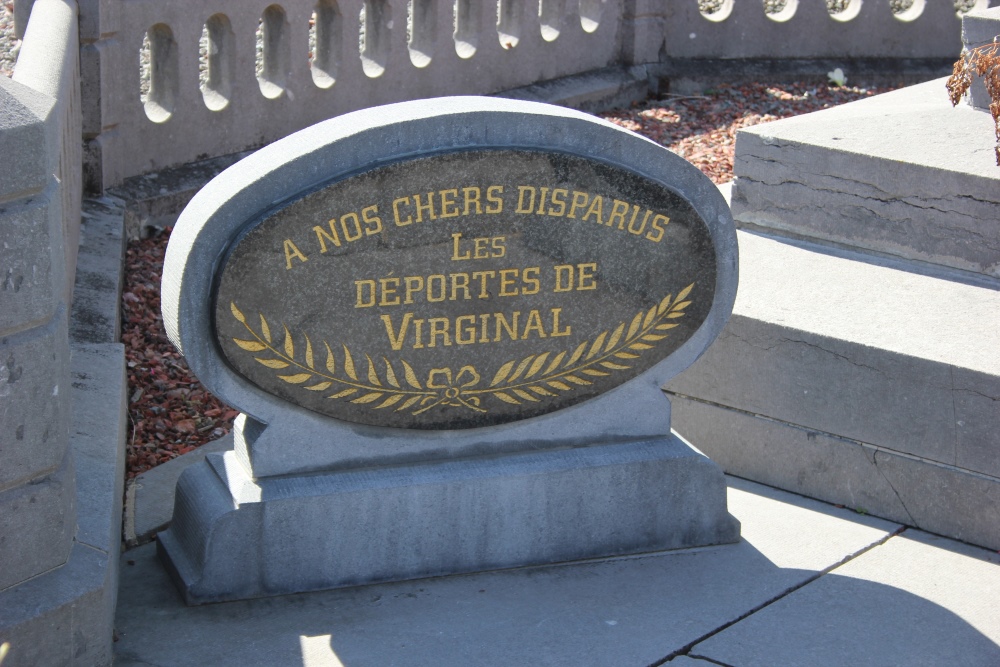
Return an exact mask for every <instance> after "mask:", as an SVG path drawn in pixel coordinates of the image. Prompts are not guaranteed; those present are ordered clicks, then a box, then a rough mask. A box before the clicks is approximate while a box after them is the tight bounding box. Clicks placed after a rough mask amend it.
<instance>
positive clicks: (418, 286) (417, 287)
mask: <svg viewBox="0 0 1000 667" xmlns="http://www.w3.org/2000/svg"><path fill="white" fill-rule="evenodd" d="M403 282H404V283H405V284H406V298H405V299H404V300H403V303H405V304H411V303H413V295H414V294H417V293H419V292H421V291H423V289H424V279H423V278H421V277H420V276H406V277H405V278H403Z"/></svg>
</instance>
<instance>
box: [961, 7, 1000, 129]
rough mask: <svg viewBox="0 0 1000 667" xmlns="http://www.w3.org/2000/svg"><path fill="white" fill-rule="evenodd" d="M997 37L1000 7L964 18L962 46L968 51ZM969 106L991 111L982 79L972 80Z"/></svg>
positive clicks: (999, 30)
mask: <svg viewBox="0 0 1000 667" xmlns="http://www.w3.org/2000/svg"><path fill="white" fill-rule="evenodd" d="M997 36H1000V7H993V8H992V9H982V10H979V11H974V12H969V13H968V14H966V15H965V16H963V17H962V45H963V46H964V47H965V48H966V49H974V48H976V47H978V46H984V45H986V44H992V43H993V41H994V39H995V38H996V37H997ZM955 57H956V59H957V58H958V55H957V54H956V56H955ZM969 104H971V105H972V106H973V107H974V108H976V109H982V110H984V111H987V112H988V111H989V109H990V97H989V95H987V93H986V86H985V85H983V80H982V78H981V77H978V76H976V77H974V78H973V80H972V86H971V88H969Z"/></svg>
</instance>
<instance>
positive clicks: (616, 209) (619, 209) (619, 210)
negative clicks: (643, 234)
mask: <svg viewBox="0 0 1000 667" xmlns="http://www.w3.org/2000/svg"><path fill="white" fill-rule="evenodd" d="M627 213H628V203H626V202H623V201H622V200H620V199H615V200H614V204H613V205H612V207H611V213H610V215H608V227H613V226H614V224H615V220H617V221H618V229H624V228H625V214H627Z"/></svg>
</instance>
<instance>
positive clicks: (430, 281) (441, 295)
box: [427, 274, 446, 303]
mask: <svg viewBox="0 0 1000 667" xmlns="http://www.w3.org/2000/svg"><path fill="white" fill-rule="evenodd" d="M435 282H436V283H437V285H438V286H437V294H434V292H433V290H434V289H435V287H434V283H435ZM445 298H446V296H445V279H444V276H443V275H441V274H435V275H433V276H427V301H429V302H430V303H440V302H441V301H444V300H445Z"/></svg>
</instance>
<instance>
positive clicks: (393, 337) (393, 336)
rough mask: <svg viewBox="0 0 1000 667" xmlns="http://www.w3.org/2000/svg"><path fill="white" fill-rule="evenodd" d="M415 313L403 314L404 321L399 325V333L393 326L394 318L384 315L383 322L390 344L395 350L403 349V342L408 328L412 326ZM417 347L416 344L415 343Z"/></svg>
mask: <svg viewBox="0 0 1000 667" xmlns="http://www.w3.org/2000/svg"><path fill="white" fill-rule="evenodd" d="M412 318H413V313H406V314H405V315H403V322H402V323H401V324H400V325H399V333H396V330H395V329H394V328H393V326H392V318H391V317H389V316H388V315H383V316H382V323H383V324H385V333H386V334H387V335H388V336H389V345H390V346H391V347H392V349H393V350H396V351H399V350H401V349H403V342H404V341H405V340H406V330H407V329H409V328H410V320H411V319H412ZM414 347H416V345H414Z"/></svg>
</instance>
